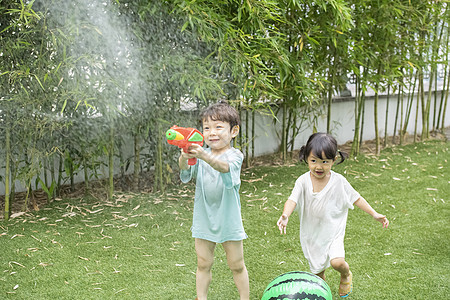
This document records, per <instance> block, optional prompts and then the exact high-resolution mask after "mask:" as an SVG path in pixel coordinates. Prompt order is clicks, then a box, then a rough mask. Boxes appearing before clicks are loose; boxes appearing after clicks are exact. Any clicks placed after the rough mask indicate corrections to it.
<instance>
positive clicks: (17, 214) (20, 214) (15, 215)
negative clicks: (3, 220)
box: [9, 211, 25, 219]
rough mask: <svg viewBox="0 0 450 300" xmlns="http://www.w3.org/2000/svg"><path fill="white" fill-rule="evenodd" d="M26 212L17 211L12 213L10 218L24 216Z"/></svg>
mask: <svg viewBox="0 0 450 300" xmlns="http://www.w3.org/2000/svg"><path fill="white" fill-rule="evenodd" d="M24 214H25V212H24V211H21V212H17V213H14V214H12V215H11V216H10V217H9V218H10V219H15V218H17V217H20V216H23V215H24Z"/></svg>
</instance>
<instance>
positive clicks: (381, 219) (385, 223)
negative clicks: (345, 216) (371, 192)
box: [354, 197, 389, 228]
mask: <svg viewBox="0 0 450 300" xmlns="http://www.w3.org/2000/svg"><path fill="white" fill-rule="evenodd" d="M354 204H355V205H356V206H357V207H359V208H360V209H362V210H363V211H365V212H366V213H368V214H369V215H371V216H372V217H373V218H374V219H375V220H377V221H378V222H380V223H381V224H383V228H387V227H388V226H389V220H388V219H387V218H386V216H384V215H382V214H379V213H377V212H376V211H375V210H374V209H373V208H372V206H370V204H369V203H368V202H367V201H366V199H364V198H363V197H359V199H358V200H356V201H355V203H354Z"/></svg>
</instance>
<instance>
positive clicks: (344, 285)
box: [339, 271, 353, 298]
mask: <svg viewBox="0 0 450 300" xmlns="http://www.w3.org/2000/svg"><path fill="white" fill-rule="evenodd" d="M352 277H353V274H352V272H351V271H349V275H348V277H347V278H342V277H341V283H340V284H339V296H341V298H345V297H348V295H350V293H351V292H352V290H353V278H352Z"/></svg>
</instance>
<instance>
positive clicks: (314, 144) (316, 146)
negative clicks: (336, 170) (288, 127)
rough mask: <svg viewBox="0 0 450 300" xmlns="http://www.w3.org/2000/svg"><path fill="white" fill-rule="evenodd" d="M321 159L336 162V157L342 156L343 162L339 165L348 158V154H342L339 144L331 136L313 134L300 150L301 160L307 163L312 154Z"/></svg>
mask: <svg viewBox="0 0 450 300" xmlns="http://www.w3.org/2000/svg"><path fill="white" fill-rule="evenodd" d="M311 152H312V154H313V155H314V156H316V157H318V158H320V159H325V158H327V159H332V160H336V156H337V155H340V157H341V160H340V161H339V162H338V163H337V164H340V163H342V162H343V161H344V160H345V159H346V158H347V157H348V154H347V153H346V152H342V151H339V150H338V144H337V141H336V139H335V138H334V137H333V136H331V135H329V134H328V133H323V132H317V133H314V134H312V135H311V136H310V137H309V139H308V141H307V142H306V145H305V146H303V147H302V148H301V149H300V154H299V158H300V160H303V161H305V162H306V163H307V159H308V156H309V155H310V154H311ZM322 154H324V155H325V158H324V157H322Z"/></svg>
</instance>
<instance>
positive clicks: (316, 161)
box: [307, 152, 335, 179]
mask: <svg viewBox="0 0 450 300" xmlns="http://www.w3.org/2000/svg"><path fill="white" fill-rule="evenodd" d="M322 157H324V158H325V159H321V158H320V157H316V156H315V155H314V154H313V153H312V152H311V153H310V154H309V155H308V159H307V162H308V167H309V170H310V171H311V174H312V175H313V176H314V177H316V178H317V179H323V178H325V177H327V176H328V175H329V174H330V171H331V167H332V166H333V164H334V162H335V160H334V159H329V158H326V156H325V153H322Z"/></svg>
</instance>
